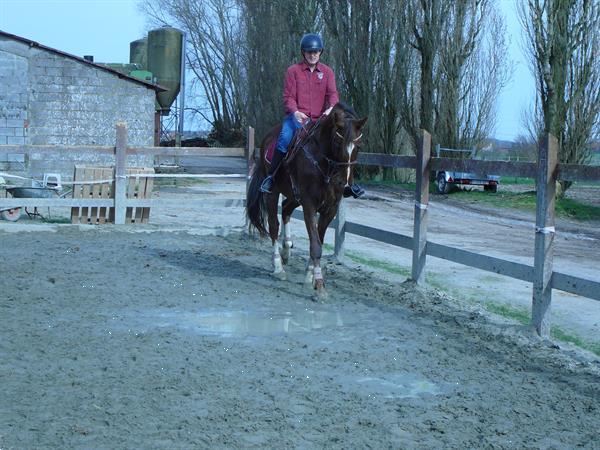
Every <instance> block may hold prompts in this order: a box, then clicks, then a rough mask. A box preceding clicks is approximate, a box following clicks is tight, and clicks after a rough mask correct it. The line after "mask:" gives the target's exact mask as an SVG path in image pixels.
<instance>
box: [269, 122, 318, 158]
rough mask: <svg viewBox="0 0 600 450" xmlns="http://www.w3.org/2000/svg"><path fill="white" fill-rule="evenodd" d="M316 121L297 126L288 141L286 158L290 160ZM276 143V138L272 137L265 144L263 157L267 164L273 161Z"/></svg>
mask: <svg viewBox="0 0 600 450" xmlns="http://www.w3.org/2000/svg"><path fill="white" fill-rule="evenodd" d="M317 123H318V121H311V122H309V123H308V124H306V125H304V126H302V127H300V128H298V129H297V130H296V131H295V132H294V136H293V137H292V140H291V141H290V144H289V145H288V149H287V152H286V155H285V159H286V160H288V161H290V160H291V159H292V158H293V157H294V155H295V154H296V152H297V150H298V149H299V148H300V147H301V146H302V144H303V143H304V140H305V139H306V138H307V137H308V136H310V133H311V131H312V129H313V128H314V127H315V126H316V125H317ZM276 145H277V139H273V140H272V141H271V142H270V143H269V145H268V146H267V150H266V152H265V159H266V160H267V162H268V163H269V164H271V161H273V154H274V152H275V147H276Z"/></svg>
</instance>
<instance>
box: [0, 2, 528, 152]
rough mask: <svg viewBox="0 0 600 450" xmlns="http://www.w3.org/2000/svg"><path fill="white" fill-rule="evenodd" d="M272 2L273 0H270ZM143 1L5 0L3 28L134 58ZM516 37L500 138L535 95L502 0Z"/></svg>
mask: <svg viewBox="0 0 600 450" xmlns="http://www.w3.org/2000/svg"><path fill="white" fill-rule="evenodd" d="M265 1H270V0H265ZM137 3H138V0H0V30H2V31H5V32H7V33H11V34H15V35H18V36H21V37H24V38H26V39H30V40H32V41H37V42H39V43H40V44H42V45H46V46H48V47H53V48H56V49H58V50H61V51H63V52H67V53H71V54H74V55H77V56H83V55H93V56H94V61H95V62H113V63H114V62H118V63H120V62H122V63H126V62H129V43H130V42H131V41H134V40H136V39H140V38H143V37H145V35H146V33H147V30H148V29H151V27H150V26H149V25H148V24H147V22H146V18H145V17H144V15H143V14H142V13H140V12H139V11H138V9H137ZM499 3H500V9H501V12H502V14H503V15H504V16H505V19H506V23H507V33H508V35H509V38H510V39H511V45H510V47H509V59H510V60H512V62H513V70H514V74H513V78H512V80H511V81H510V83H509V85H508V86H507V87H506V88H505V90H504V91H503V92H502V93H501V95H500V98H499V102H498V124H497V129H496V133H495V137H496V138H497V139H503V140H512V139H514V138H516V137H517V136H518V135H519V134H520V133H521V132H522V130H521V124H520V122H521V111H522V110H523V109H524V108H525V107H528V106H529V105H530V104H531V102H532V101H533V98H534V95H535V86H534V81H533V77H532V75H531V73H530V71H529V68H528V65H527V63H526V60H525V59H524V57H523V55H522V51H521V45H522V44H521V38H520V35H521V29H520V24H519V22H518V20H517V16H516V9H515V0H499Z"/></svg>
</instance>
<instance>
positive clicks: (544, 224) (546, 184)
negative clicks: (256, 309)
mask: <svg viewBox="0 0 600 450" xmlns="http://www.w3.org/2000/svg"><path fill="white" fill-rule="evenodd" d="M72 149H77V151H78V152H91V153H96V154H98V153H102V154H109V155H114V156H115V197H114V198H113V199H77V198H74V199H68V198H53V199H40V198H29V199H27V198H19V199H14V198H0V207H18V206H28V207H29V206H40V207H44V206H48V207H54V206H64V207H114V208H115V223H117V224H120V223H124V214H125V210H126V208H127V207H155V206H173V205H178V206H198V207H217V206H236V207H240V206H244V204H245V200H244V199H215V200H204V199H203V200H194V199H189V200H183V201H182V200H178V199H127V198H125V179H126V175H125V173H126V168H127V158H126V156H127V155H135V154H143V155H148V154H150V155H158V156H224V157H245V158H247V161H248V170H249V171H250V170H251V168H252V166H253V163H254V161H255V155H254V153H255V151H254V150H255V149H254V131H253V129H252V128H249V131H248V146H247V147H246V148H203V147H177V148H174V147H128V146H127V130H126V127H125V125H124V124H118V125H117V140H116V146H115V147H106V146H93V147H58V146H6V145H3V146H0V154H15V153H16V154H19V153H24V154H27V153H31V152H34V153H40V152H64V153H68V152H69V151H72ZM249 149H251V150H252V151H249ZM539 154H540V158H539V161H538V162H537V163H527V162H507V161H487V160H469V159H452V158H435V157H432V156H431V138H430V136H429V133H427V132H426V131H423V134H422V139H421V142H420V144H419V146H418V149H417V155H416V156H399V155H384V154H377V153H362V154H360V155H359V159H358V162H359V164H362V165H368V166H381V167H391V168H409V169H415V170H416V171H417V183H416V188H415V206H414V219H413V221H414V224H413V236H405V235H402V234H398V233H394V232H391V231H386V230H381V229H378V228H373V227H369V226H366V225H361V224H358V223H354V222H349V221H346V220H345V216H346V213H345V202H344V201H343V202H342V204H341V206H340V211H339V213H338V216H337V217H336V219H335V221H334V222H333V223H332V224H331V226H332V227H333V228H335V254H336V256H337V257H338V258H340V259H341V258H343V256H344V247H345V244H344V243H345V234H346V233H350V234H354V235H357V236H362V237H365V238H368V239H372V240H375V241H379V242H383V243H387V244H390V245H394V246H397V247H402V248H405V249H408V250H411V251H412V254H413V261H412V272H411V273H412V278H413V279H414V280H415V281H417V282H418V283H420V282H422V280H423V277H424V270H425V267H426V257H427V256H431V257H436V258H442V259H445V260H448V261H453V262H456V263H459V264H463V265H466V266H469V267H474V268H478V269H482V270H486V271H489V272H494V273H497V274H501V275H505V276H508V277H512V278H515V279H518V280H522V281H526V282H531V283H532V284H533V294H532V301H533V309H532V324H533V326H534V327H535V329H536V331H537V332H538V333H539V334H540V335H542V336H548V335H549V329H550V326H549V317H548V316H549V313H548V311H549V305H550V300H551V292H552V289H560V290H562V291H565V292H570V293H573V294H576V295H581V296H585V297H588V298H591V299H595V300H600V283H598V282H596V281H592V280H587V279H582V278H578V277H573V276H570V275H566V274H562V273H558V272H554V271H553V270H552V257H553V245H554V242H553V237H554V233H555V230H554V201H555V197H554V195H555V193H554V186H555V184H556V181H557V180H568V181H598V180H600V167H598V166H580V165H572V164H557V144H556V140H555V139H553V138H552V137H548V139H546V140H545V141H544V142H543V143H541V145H540V152H539ZM432 170H454V171H460V172H483V173H493V174H495V175H502V176H516V177H527V178H536V180H537V212H536V223H535V225H536V233H535V239H536V245H535V251H534V265H533V266H529V265H526V264H520V263H516V262H512V261H507V260H503V259H499V258H494V257H491V256H487V255H482V254H478V253H473V252H469V251H466V250H462V249H459V248H454V247H449V246H445V245H441V244H437V243H435V242H431V241H430V240H428V239H427V224H428V214H429V210H428V203H429V181H430V180H429V175H430V172H431V171H432ZM133 176H135V175H133ZM170 176H173V175H170ZM176 176H177V177H189V178H194V177H197V175H191V174H176ZM292 217H294V218H296V219H300V220H302V219H303V216H302V213H301V212H299V211H295V212H294V214H293V216H292Z"/></svg>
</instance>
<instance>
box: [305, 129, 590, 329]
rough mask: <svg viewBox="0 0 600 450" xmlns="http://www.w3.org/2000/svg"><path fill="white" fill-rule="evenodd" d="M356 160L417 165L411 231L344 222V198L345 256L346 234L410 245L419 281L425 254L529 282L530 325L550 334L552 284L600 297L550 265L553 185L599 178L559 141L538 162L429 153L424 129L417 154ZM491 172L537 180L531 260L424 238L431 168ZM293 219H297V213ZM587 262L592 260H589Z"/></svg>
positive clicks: (547, 144) (544, 147)
mask: <svg viewBox="0 0 600 450" xmlns="http://www.w3.org/2000/svg"><path fill="white" fill-rule="evenodd" d="M359 163H360V164H363V165H371V166H383V167H393V168H411V169H415V170H416V189H415V205H414V224H413V236H412V237H411V236H405V235H402V234H398V233H393V232H389V231H384V230H380V229H377V228H373V227H369V226H365V225H361V224H357V223H353V222H348V221H345V211H344V206H343V205H344V202H342V207H341V208H340V213H339V214H338V218H337V221H336V222H335V224H334V225H335V227H336V231H335V238H336V245H335V252H336V254H337V256H338V258H341V257H343V253H344V235H345V233H350V234H354V235H357V236H362V237H366V238H369V239H373V240H376V241H379V242H384V243H387V244H391V245H394V246H398V247H403V248H406V249H409V250H412V255H413V257H412V271H411V273H412V279H413V280H415V281H416V282H417V283H420V282H422V280H423V275H424V269H425V265H426V258H427V256H433V257H436V258H441V259H445V260H448V261H453V262H456V263H459V264H463V265H466V266H469V267H474V268H477V269H481V270H486V271H489V272H494V273H497V274H500V275H505V276H508V277H512V278H516V279H518V280H523V281H528V282H530V283H532V284H533V296H532V297H533V299H532V301H533V304H532V324H533V326H534V327H535V330H536V331H537V333H538V334H540V335H541V336H544V337H547V336H549V333H550V324H549V314H548V311H549V307H550V302H551V295H552V289H559V290H561V291H565V292H570V293H572V294H577V295H581V296H584V297H588V298H591V299H594V300H600V283H598V282H596V281H592V280H587V279H583V278H578V277H574V276H571V275H566V274H563V273H559V272H554V271H553V270H552V260H553V254H554V235H555V227H554V222H555V213H554V205H555V186H556V181H557V180H568V181H598V180H600V167H593V166H581V165H574V164H558V143H557V141H556V139H555V138H554V137H552V136H550V135H549V136H548V137H547V138H546V139H545V140H544V141H543V142H542V143H540V147H539V156H538V162H537V163H524V162H523V163H521V162H502V161H481V160H471V159H451V158H433V157H431V136H430V134H429V133H428V132H427V131H423V134H422V138H421V140H420V144H419V146H418V149H417V155H416V156H395V155H382V154H374V153H362V154H360V155H359ZM438 170H445V171H457V172H476V173H492V174H494V175H501V176H513V177H527V178H535V179H536V185H537V198H536V222H535V249H534V264H533V266H529V265H526V264H521V263H516V262H512V261H507V260H503V259H499V258H495V257H491V256H487V255H482V254H478V253H474V252H469V251H466V250H462V249H458V248H454V247H449V246H445V245H441V244H436V243H434V242H430V241H428V240H427V223H428V216H429V210H428V204H429V185H430V179H429V174H430V173H431V171H438ZM296 218H301V216H300V215H296ZM590 263H591V261H590Z"/></svg>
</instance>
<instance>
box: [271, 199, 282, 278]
mask: <svg viewBox="0 0 600 450" xmlns="http://www.w3.org/2000/svg"><path fill="white" fill-rule="evenodd" d="M278 203H279V194H276V193H272V194H268V197H267V211H268V221H269V236H270V237H271V244H272V246H273V247H272V250H273V252H272V261H273V276H275V277H277V278H279V279H280V280H285V278H286V275H285V271H284V270H283V261H282V260H281V254H280V247H279V240H278V237H279V220H278V219H277V204H278Z"/></svg>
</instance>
